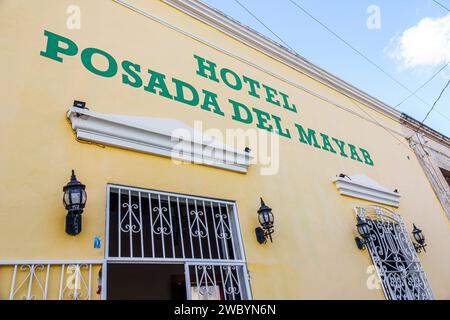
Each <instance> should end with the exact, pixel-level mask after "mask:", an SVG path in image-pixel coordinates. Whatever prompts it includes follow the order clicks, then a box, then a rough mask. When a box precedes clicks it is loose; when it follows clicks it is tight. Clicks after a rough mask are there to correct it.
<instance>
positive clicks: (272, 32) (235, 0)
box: [234, 0, 295, 51]
mask: <svg viewBox="0 0 450 320" xmlns="http://www.w3.org/2000/svg"><path fill="white" fill-rule="evenodd" d="M234 2H236V3H237V4H238V5H239V6H240V7H241V8H242V9H244V10H245V11H246V12H247V13H248V14H249V15H251V16H252V17H253V18H254V19H256V20H257V21H258V22H259V23H260V24H262V25H263V26H264V28H266V29H267V30H269V32H270V33H271V34H273V35H274V36H275V37H276V38H277V39H278V40H280V41H281V42H282V43H283V44H284V45H285V46H286V47H288V48H289V49H290V50H292V51H295V50H294V49H292V48H291V46H290V45H288V44H287V43H286V42H285V41H284V40H283V39H282V38H281V37H279V36H278V35H277V34H276V33H275V32H274V31H273V30H272V29H270V28H269V26H267V25H266V24H265V23H264V22H262V21H261V20H260V19H259V18H258V17H257V16H256V15H254V14H253V13H252V12H251V11H250V10H249V9H248V8H247V7H246V6H244V5H243V4H242V3H241V2H240V1H239V0H234Z"/></svg>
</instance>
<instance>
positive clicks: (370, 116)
mask: <svg viewBox="0 0 450 320" xmlns="http://www.w3.org/2000/svg"><path fill="white" fill-rule="evenodd" d="M234 1H235V2H236V3H238V4H239V5H240V6H241V7H242V8H243V9H244V10H245V11H246V12H247V13H248V14H250V15H251V16H252V17H253V18H254V19H256V20H257V21H258V22H259V23H260V24H261V25H263V26H264V27H265V28H266V29H267V30H269V31H270V32H271V33H272V34H273V35H275V36H276V37H277V38H278V39H279V40H280V41H281V42H282V43H284V44H285V45H286V46H287V47H288V48H289V49H291V50H293V49H292V48H291V47H290V46H289V45H288V44H287V43H286V42H285V41H284V40H283V39H282V38H281V37H280V36H278V35H277V34H276V33H275V32H274V31H272V30H271V29H270V27H268V26H267V25H266V24H265V23H264V22H263V21H262V20H261V19H259V18H258V17H257V16H256V15H254V14H253V13H252V12H251V11H250V10H249V9H248V8H247V7H245V6H244V5H243V4H242V3H241V2H240V1H238V0H234ZM293 51H295V50H293ZM319 76H320V77H321V78H322V80H324V78H325V77H324V76H323V74H322V73H321V72H320V71H319ZM429 81H431V79H430V80H429ZM345 97H346V98H348V99H349V100H350V101H351V102H352V103H353V104H354V105H355V106H357V107H358V109H359V110H361V111H362V112H364V113H365V114H366V115H367V116H368V117H369V118H370V119H372V121H374V122H375V123H376V124H378V126H380V127H381V128H383V129H384V130H386V131H387V132H388V133H389V134H390V135H391V136H392V137H393V138H394V139H395V140H397V141H398V142H399V143H400V144H402V145H403V146H405V147H406V148H407V149H408V150H410V147H409V146H408V145H407V144H405V143H404V142H403V141H401V140H400V139H399V138H397V137H396V136H395V135H394V134H393V133H392V132H391V131H390V130H388V129H387V128H386V127H385V126H383V125H382V124H381V123H380V122H378V120H376V119H375V118H374V117H373V116H372V115H371V114H370V113H368V112H367V111H366V110H364V109H363V108H361V106H360V105H359V104H357V103H356V102H355V101H353V99H352V98H350V97H348V96H345Z"/></svg>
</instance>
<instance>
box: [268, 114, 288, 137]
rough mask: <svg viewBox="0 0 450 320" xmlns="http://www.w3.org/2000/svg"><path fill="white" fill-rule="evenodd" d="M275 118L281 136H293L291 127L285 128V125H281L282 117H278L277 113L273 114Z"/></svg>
mask: <svg viewBox="0 0 450 320" xmlns="http://www.w3.org/2000/svg"><path fill="white" fill-rule="evenodd" d="M272 118H273V120H274V121H275V126H276V128H277V133H278V134H279V135H280V136H283V137H286V138H289V139H290V138H291V133H290V132H289V129H287V128H286V129H285V130H284V129H283V127H282V126H281V119H280V117H277V116H276V115H272Z"/></svg>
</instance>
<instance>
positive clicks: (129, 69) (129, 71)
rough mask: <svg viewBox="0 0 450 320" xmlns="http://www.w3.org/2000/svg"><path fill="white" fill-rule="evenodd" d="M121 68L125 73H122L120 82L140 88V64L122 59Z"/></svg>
mask: <svg viewBox="0 0 450 320" xmlns="http://www.w3.org/2000/svg"><path fill="white" fill-rule="evenodd" d="M122 68H123V70H124V71H125V72H126V74H125V73H124V74H122V83H124V84H127V85H129V86H131V87H134V88H140V87H141V86H142V79H141V77H140V76H139V74H138V72H141V66H140V65H138V64H135V63H133V62H131V61H127V60H124V61H122Z"/></svg>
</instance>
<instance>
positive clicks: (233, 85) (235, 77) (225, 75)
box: [220, 68, 242, 91]
mask: <svg viewBox="0 0 450 320" xmlns="http://www.w3.org/2000/svg"><path fill="white" fill-rule="evenodd" d="M228 75H231V78H233V80H232V81H230V80H229V77H228ZM220 77H221V78H222V81H223V82H224V83H225V84H226V85H227V86H228V87H230V88H231V89H234V90H238V91H239V90H241V89H242V81H241V78H239V76H238V75H237V74H236V72H234V71H233V70H230V69H227V68H223V69H222V70H220ZM233 82H234V83H233Z"/></svg>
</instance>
